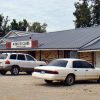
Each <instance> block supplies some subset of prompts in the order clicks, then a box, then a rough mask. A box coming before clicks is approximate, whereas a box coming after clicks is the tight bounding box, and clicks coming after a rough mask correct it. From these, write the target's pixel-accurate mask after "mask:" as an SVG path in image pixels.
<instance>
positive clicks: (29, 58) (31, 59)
mask: <svg viewBox="0 0 100 100" xmlns="http://www.w3.org/2000/svg"><path fill="white" fill-rule="evenodd" d="M26 59H27V61H35V60H34V58H32V57H31V56H29V55H26Z"/></svg>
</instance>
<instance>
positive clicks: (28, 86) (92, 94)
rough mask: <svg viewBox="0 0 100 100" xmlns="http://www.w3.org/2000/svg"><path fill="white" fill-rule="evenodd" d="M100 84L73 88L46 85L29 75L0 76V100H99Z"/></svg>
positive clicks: (79, 85)
mask: <svg viewBox="0 0 100 100" xmlns="http://www.w3.org/2000/svg"><path fill="white" fill-rule="evenodd" d="M99 99H100V84H98V83H96V82H86V83H85V82H78V83H76V84H75V85H73V86H70V87H67V86H63V85H62V83H53V84H51V85H47V84H46V83H45V82H44V81H43V80H41V79H34V78H33V77H32V76H31V75H26V74H21V75H18V76H11V75H10V74H8V75H5V76H0V100H99Z"/></svg>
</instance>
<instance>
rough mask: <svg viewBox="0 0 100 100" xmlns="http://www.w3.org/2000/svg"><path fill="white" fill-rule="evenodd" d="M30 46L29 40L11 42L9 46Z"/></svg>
mask: <svg viewBox="0 0 100 100" xmlns="http://www.w3.org/2000/svg"><path fill="white" fill-rule="evenodd" d="M31 46H32V42H31V41H30V40H29V41H17V42H11V48H30V47H31Z"/></svg>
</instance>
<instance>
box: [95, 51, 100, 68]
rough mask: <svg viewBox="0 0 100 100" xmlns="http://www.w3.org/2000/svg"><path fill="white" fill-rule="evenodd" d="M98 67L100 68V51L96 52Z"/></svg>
mask: <svg viewBox="0 0 100 100" xmlns="http://www.w3.org/2000/svg"><path fill="white" fill-rule="evenodd" d="M96 67H99V68H100V52H96Z"/></svg>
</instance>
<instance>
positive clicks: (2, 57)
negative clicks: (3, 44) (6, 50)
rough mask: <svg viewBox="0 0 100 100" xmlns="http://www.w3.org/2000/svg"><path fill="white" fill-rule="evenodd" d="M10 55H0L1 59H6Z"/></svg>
mask: <svg viewBox="0 0 100 100" xmlns="http://www.w3.org/2000/svg"><path fill="white" fill-rule="evenodd" d="M7 56H8V54H0V59H6V58H7Z"/></svg>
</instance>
